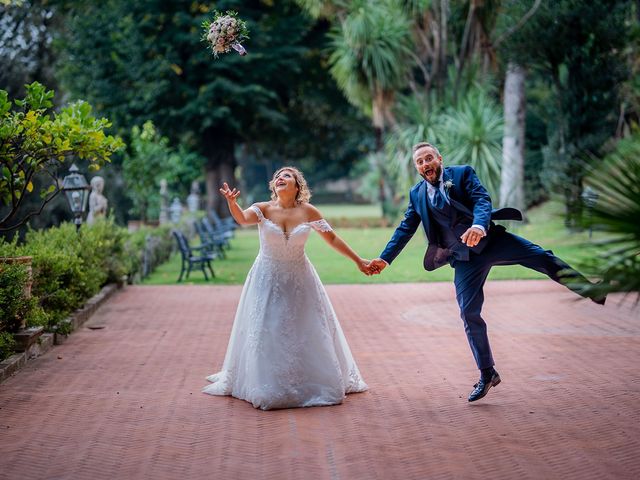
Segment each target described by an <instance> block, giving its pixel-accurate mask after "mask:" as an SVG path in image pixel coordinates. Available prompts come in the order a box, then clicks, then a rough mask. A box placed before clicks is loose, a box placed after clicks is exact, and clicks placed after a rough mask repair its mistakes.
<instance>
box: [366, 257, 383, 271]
mask: <svg viewBox="0 0 640 480" xmlns="http://www.w3.org/2000/svg"><path fill="white" fill-rule="evenodd" d="M386 267H387V262H385V261H384V260H382V259H381V258H375V259H373V260H371V261H370V262H369V273H368V275H379V274H380V273H382V270H384V269H385V268H386Z"/></svg>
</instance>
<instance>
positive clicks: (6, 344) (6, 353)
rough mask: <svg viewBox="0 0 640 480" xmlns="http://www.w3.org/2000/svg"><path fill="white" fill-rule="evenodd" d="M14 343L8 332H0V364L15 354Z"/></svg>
mask: <svg viewBox="0 0 640 480" xmlns="http://www.w3.org/2000/svg"><path fill="white" fill-rule="evenodd" d="M15 348H16V341H15V340H14V339H13V335H11V334H10V333H9V332H1V331H0V362H1V361H2V360H4V359H5V358H8V357H10V356H11V355H13V353H14V352H15Z"/></svg>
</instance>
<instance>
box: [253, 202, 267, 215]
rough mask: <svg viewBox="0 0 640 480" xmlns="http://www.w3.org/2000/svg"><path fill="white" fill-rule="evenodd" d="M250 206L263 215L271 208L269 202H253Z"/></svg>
mask: <svg viewBox="0 0 640 480" xmlns="http://www.w3.org/2000/svg"><path fill="white" fill-rule="evenodd" d="M252 206H256V207H258V208H259V209H260V210H261V211H262V213H264V211H265V210H266V209H267V208H269V207H270V206H271V202H255V203H254V204H253V205H252Z"/></svg>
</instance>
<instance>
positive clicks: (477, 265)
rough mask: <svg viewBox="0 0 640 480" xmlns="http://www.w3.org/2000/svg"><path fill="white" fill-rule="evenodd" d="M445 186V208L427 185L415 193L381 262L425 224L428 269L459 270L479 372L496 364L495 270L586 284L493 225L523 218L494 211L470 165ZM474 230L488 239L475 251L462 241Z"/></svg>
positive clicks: (452, 171)
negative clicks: (489, 297)
mask: <svg viewBox="0 0 640 480" xmlns="http://www.w3.org/2000/svg"><path fill="white" fill-rule="evenodd" d="M442 182H443V184H444V186H445V193H446V202H445V204H444V206H438V207H436V206H434V205H433V204H432V202H431V201H430V200H429V198H428V195H427V182H426V181H425V180H422V181H421V182H419V183H418V184H417V185H415V186H414V187H413V188H412V189H411V192H410V194H409V206H408V207H407V211H406V212H405V214H404V219H403V220H402V222H401V223H400V225H399V226H398V228H396V231H395V232H394V234H393V236H392V237H391V240H390V241H389V243H388V244H387V246H386V248H385V249H384V251H383V252H382V254H381V255H380V258H382V259H383V260H384V261H386V262H387V263H389V264H391V263H392V262H393V260H394V259H395V258H396V257H397V256H398V254H399V253H400V252H401V251H402V249H403V248H404V246H405V245H406V244H407V242H408V241H409V240H410V239H411V237H412V236H413V234H414V233H415V232H416V230H417V228H418V226H419V225H420V224H421V223H422V226H423V228H424V230H425V232H426V234H427V239H428V242H429V245H428V248H427V251H426V253H425V256H424V262H423V264H424V268H425V269H426V270H435V269H436V268H439V267H441V266H443V265H445V264H446V263H449V264H450V265H451V266H452V267H453V268H454V270H455V277H454V282H455V287H456V297H457V300H458V305H459V306H460V314H461V317H462V320H463V322H464V327H465V331H466V333H467V338H468V340H469V345H470V346H471V351H472V352H473V356H474V358H475V360H476V364H477V365H478V368H480V369H483V368H489V367H492V366H493V364H494V362H493V356H492V354H491V347H490V345H489V338H488V337H487V326H486V324H485V322H484V320H483V319H482V316H481V310H482V304H483V301H484V294H483V291H482V289H483V286H484V283H485V280H486V278H487V275H488V274H489V271H490V269H491V267H492V266H494V265H515V264H519V265H523V266H525V267H528V268H532V269H533V270H536V271H538V272H541V273H544V274H546V275H548V276H549V277H550V278H551V279H553V280H555V281H557V282H559V283H563V284H567V283H573V281H576V280H580V281H587V280H586V279H585V278H584V277H583V276H582V275H580V274H579V273H578V272H577V271H575V270H574V269H572V268H571V267H570V266H569V265H567V264H566V263H565V262H564V261H562V260H560V259H559V258H558V257H556V256H555V255H554V254H553V252H551V251H550V250H543V249H542V248H541V247H540V246H538V245H535V244H533V243H531V242H530V241H529V240H526V239H524V238H521V237H518V236H516V235H513V234H511V233H508V232H507V231H506V230H505V228H504V227H502V226H501V225H495V224H494V223H493V222H492V220H522V214H521V213H520V212H519V211H518V210H516V209H513V208H503V209H498V210H492V207H491V197H490V196H489V193H488V192H487V190H486V189H485V188H484V186H483V185H482V184H481V183H480V180H478V177H477V176H476V173H475V172H474V171H473V169H472V168H471V167H470V166H453V167H446V168H444V170H443V174H442ZM472 225H481V226H482V227H483V228H484V229H485V231H486V233H487V235H486V236H485V237H484V238H482V240H480V242H479V243H478V245H476V246H475V247H472V248H470V247H467V246H466V245H465V244H464V243H462V241H461V240H460V237H461V236H462V234H463V233H464V232H465V231H466V230H467V229H468V228H469V227H471V226H472Z"/></svg>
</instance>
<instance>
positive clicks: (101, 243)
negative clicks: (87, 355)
mask: <svg viewBox="0 0 640 480" xmlns="http://www.w3.org/2000/svg"><path fill="white" fill-rule="evenodd" d="M127 237H128V235H127V232H126V230H125V229H123V228H120V227H117V226H116V225H114V224H113V221H112V220H110V219H98V220H97V221H96V223H95V224H94V225H86V226H84V227H83V228H82V229H81V230H80V232H76V229H75V225H73V224H72V223H65V224H62V225H61V226H60V227H56V228H51V229H48V230H40V231H30V232H29V233H28V234H27V239H26V243H25V244H24V245H20V246H18V245H16V244H15V243H13V244H8V243H4V244H0V247H1V248H0V251H1V252H3V254H6V253H9V252H11V251H13V254H14V255H18V254H20V255H30V256H32V257H33V260H32V262H33V263H32V265H33V287H32V295H33V297H34V298H35V299H37V303H35V304H33V305H31V306H30V313H29V317H27V324H28V325H44V326H45V327H46V328H47V329H52V328H53V327H54V326H57V325H58V324H59V323H60V321H61V320H63V319H64V318H66V317H67V316H68V315H69V314H70V313H71V312H72V311H73V310H75V309H76V308H78V307H80V306H81V305H82V303H83V302H84V301H85V300H87V299H88V298H90V297H91V296H93V295H95V294H96V293H97V292H98V291H99V290H100V287H102V285H104V284H105V283H107V282H118V281H120V280H121V278H122V276H123V275H125V274H127V273H129V270H130V269H131V268H133V265H132V261H131V260H130V258H129V256H128V255H129V253H130V252H129V251H127V250H125V242H126V240H127Z"/></svg>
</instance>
